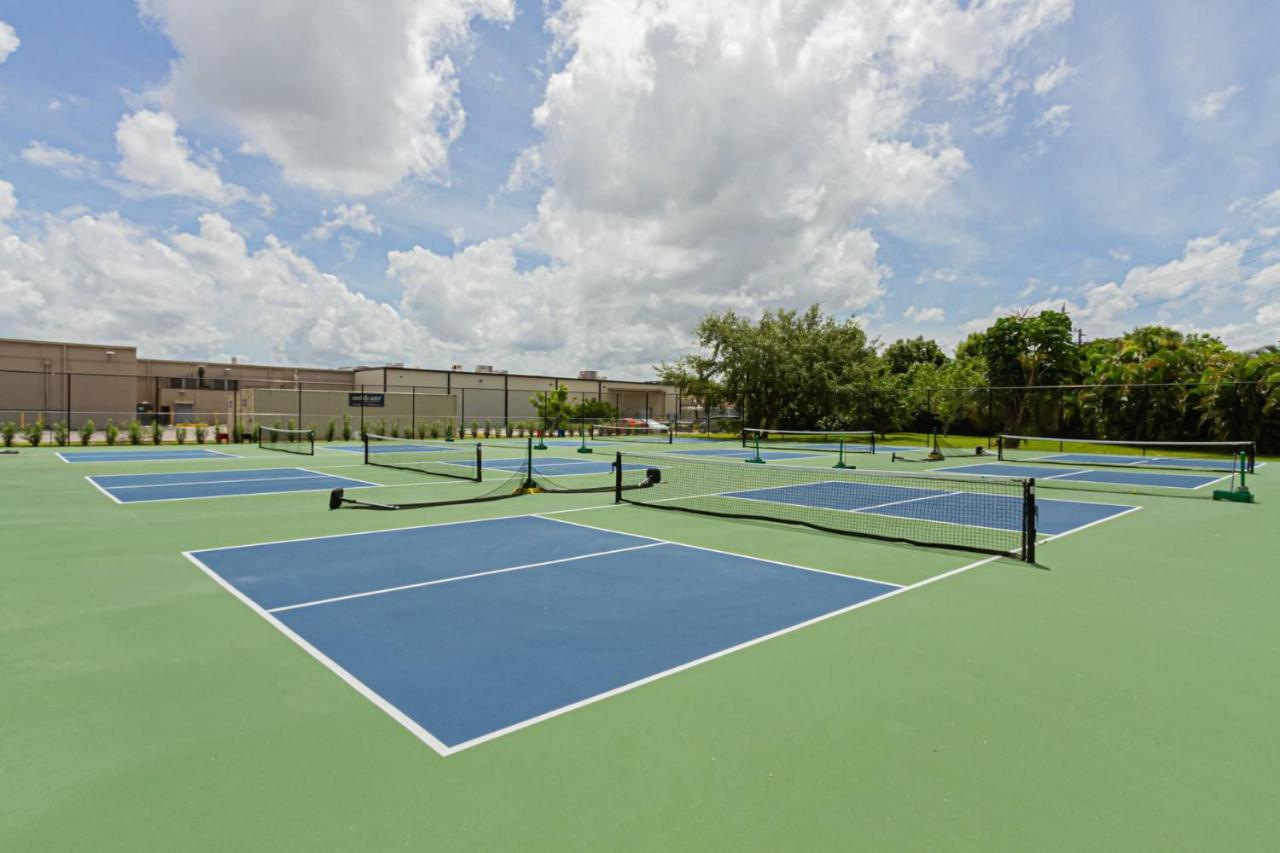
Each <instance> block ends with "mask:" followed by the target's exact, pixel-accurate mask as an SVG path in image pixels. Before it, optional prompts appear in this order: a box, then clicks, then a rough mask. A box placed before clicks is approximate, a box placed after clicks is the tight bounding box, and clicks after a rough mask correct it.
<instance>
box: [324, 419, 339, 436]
mask: <svg viewBox="0 0 1280 853" xmlns="http://www.w3.org/2000/svg"><path fill="white" fill-rule="evenodd" d="M337 435H338V422H337V421H335V420H333V419H332V418H330V419H329V424H328V426H326V427H325V428H324V440H325V441H333V440H334V438H336V437H337Z"/></svg>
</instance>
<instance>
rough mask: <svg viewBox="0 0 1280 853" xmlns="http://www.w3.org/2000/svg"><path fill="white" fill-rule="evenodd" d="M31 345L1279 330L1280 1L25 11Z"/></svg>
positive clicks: (440, 346) (12, 275) (13, 294)
mask: <svg viewBox="0 0 1280 853" xmlns="http://www.w3.org/2000/svg"><path fill="white" fill-rule="evenodd" d="M0 21H2V22H4V23H3V25H0V56H2V57H3V62H0V118H2V120H0V182H2V183H0V335H2V336H9V337H49V338H56V339H74V340H94V341H104V342H108V343H117V344H129V343H136V344H137V345H139V346H140V347H141V349H142V350H143V352H144V353H145V354H147V355H151V356H174V357H192V358H210V357H214V358H216V357H226V356H231V355H236V356H242V357H246V358H252V359H255V360H265V361H289V362H295V363H314V364H328V365H337V364H353V363H357V362H365V363H376V362H380V361H405V362H408V363H411V364H422V365H424V366H439V365H444V364H449V363H454V362H463V363H467V364H470V363H493V364H497V365H499V366H501V367H505V368H508V369H511V370H513V371H521V370H523V371H535V370H536V371H554V372H567V371H572V370H577V369H586V368H592V369H601V370H605V371H608V372H610V373H611V374H613V375H629V376H646V375H648V374H649V372H650V366H651V365H652V364H654V363H655V362H657V361H661V360H669V359H672V358H674V357H676V356H678V355H679V354H680V353H681V352H683V351H685V350H686V348H687V347H688V346H689V344H690V333H691V330H692V326H693V325H694V323H695V322H696V319H697V317H698V316H700V315H701V314H703V313H705V312H707V311H723V310H735V311H739V312H741V313H745V314H748V315H756V314H758V313H759V312H760V311H762V310H764V309H766V308H777V307H791V308H803V307H805V306H807V305H808V304H809V303H811V302H815V301H817V302H820V303H822V304H823V306H824V307H825V308H826V309H827V310H829V311H831V312H833V313H836V314H838V315H840V316H856V317H858V318H860V321H861V322H862V323H863V325H864V326H865V327H866V328H867V330H868V331H869V332H870V333H871V334H873V335H877V336H879V337H881V338H882V339H883V340H885V341H888V340H892V339H894V338H896V337H900V336H914V335H917V334H923V335H926V336H929V337H935V338H937V339H939V340H940V341H942V342H943V343H944V344H947V345H953V344H954V343H955V342H957V341H958V340H960V339H962V338H963V337H964V335H965V334H967V333H968V332H969V331H973V330H975V329H980V328H983V327H985V325H986V324H987V323H989V322H990V321H991V320H992V319H993V318H994V317H996V316H999V315H1001V314H1003V313H1007V312H1009V311H1014V310H1019V309H1028V308H1029V309H1033V310H1034V309H1037V308H1041V307H1046V306H1054V307H1057V306H1061V305H1064V304H1065V305H1066V306H1067V307H1068V309H1069V310H1071V311H1072V314H1073V316H1074V317H1075V318H1076V320H1077V323H1078V325H1079V326H1080V327H1081V328H1082V329H1083V330H1084V332H1085V334H1086V335H1088V336H1090V337H1101V336H1105V335H1113V334H1117V333H1120V332H1122V331H1124V330H1125V329H1127V328H1131V327H1132V326H1134V325H1138V324H1142V323H1147V322H1162V323H1166V324H1169V325H1174V326H1176V327H1178V328H1182V329H1186V330H1188V331H1191V330H1196V331H1209V332H1212V333H1215V334H1219V335H1221V336H1222V337H1223V338H1224V339H1225V340H1226V341H1227V342H1228V343H1230V344H1232V345H1233V346H1237V347H1255V346H1261V345H1264V344H1269V343H1276V342H1277V340H1280V157H1277V156H1276V155H1275V151H1276V150H1280V110H1277V105H1280V61H1278V60H1277V58H1276V51H1275V49H1274V44H1273V43H1272V38H1271V34H1273V33H1275V32H1277V31H1280V5H1277V4H1275V3H1267V2H1223V3H1217V4H1204V3H1193V2H1159V3H1156V2H1152V3H1141V2H1134V3H1123V4H1116V3H1075V4H1072V3H1071V2H1069V0H1011V2H1007V3H999V4H992V3H987V4H982V3H965V4H958V3H954V2H944V0H902V2H890V0H814V2H811V3H808V4H783V5H781V6H777V5H774V4H771V3H767V2H763V0H762V2H759V3H756V2H746V0H733V2H730V0H708V2H705V3H699V4H671V5H664V4H657V3H643V4H642V3H631V2H621V1H620V0H619V2H613V0H593V2H585V0H583V1H582V2H579V0H565V2H556V3H552V4H550V5H548V6H546V7H545V8H544V6H543V5H542V4H541V3H514V2H512V0H458V2H443V0H436V2H416V0H387V2H386V3H384V4H382V5H380V7H379V15H377V16H372V15H370V14H368V12H367V10H365V9H363V8H361V7H357V8H351V7H350V4H333V5H332V6H328V5H324V4H321V5H319V6H317V5H316V4H313V3H309V2H304V0H275V2H254V0H224V2H220V3H216V4H208V3H201V2H196V0H139V2H138V3H130V2H123V0H111V2H101V1H100V2H59V3H57V4H47V3H41V4H35V3H21V2H0Z"/></svg>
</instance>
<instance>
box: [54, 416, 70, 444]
mask: <svg viewBox="0 0 1280 853" xmlns="http://www.w3.org/2000/svg"><path fill="white" fill-rule="evenodd" d="M53 440H54V442H55V443H57V445H58V446H59V447H66V446H67V445H68V444H70V443H71V427H69V426H67V423H66V421H58V422H56V423H55V424H54V425H53Z"/></svg>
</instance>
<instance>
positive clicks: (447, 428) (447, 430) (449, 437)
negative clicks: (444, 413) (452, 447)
mask: <svg viewBox="0 0 1280 853" xmlns="http://www.w3.org/2000/svg"><path fill="white" fill-rule="evenodd" d="M444 440H445V441H453V421H449V422H448V423H446V424H445V425H444Z"/></svg>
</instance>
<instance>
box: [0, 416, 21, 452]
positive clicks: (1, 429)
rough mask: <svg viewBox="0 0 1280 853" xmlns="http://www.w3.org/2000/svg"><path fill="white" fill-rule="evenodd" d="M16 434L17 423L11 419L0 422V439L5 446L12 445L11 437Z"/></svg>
mask: <svg viewBox="0 0 1280 853" xmlns="http://www.w3.org/2000/svg"><path fill="white" fill-rule="evenodd" d="M17 434H18V425H17V424H15V423H14V422H13V421H5V422H4V423H2V424H0V439H3V440H4V446H5V447H13V439H14V437H15V436H16V435H17Z"/></svg>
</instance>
